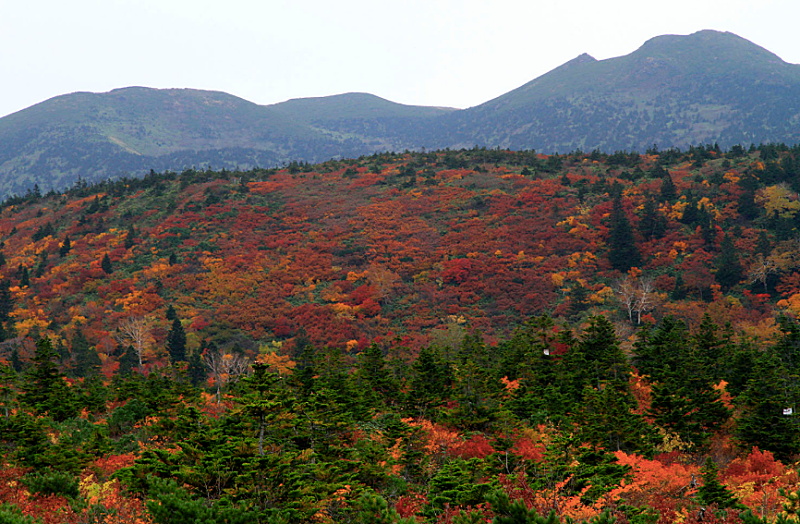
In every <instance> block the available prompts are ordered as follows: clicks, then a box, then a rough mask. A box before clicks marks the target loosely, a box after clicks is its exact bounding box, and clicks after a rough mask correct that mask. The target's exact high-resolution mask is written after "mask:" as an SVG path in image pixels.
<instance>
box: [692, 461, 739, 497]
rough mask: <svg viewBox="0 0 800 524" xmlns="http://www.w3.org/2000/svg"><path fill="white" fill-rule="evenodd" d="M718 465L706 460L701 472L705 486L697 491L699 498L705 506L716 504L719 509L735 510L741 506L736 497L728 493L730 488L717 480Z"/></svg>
mask: <svg viewBox="0 0 800 524" xmlns="http://www.w3.org/2000/svg"><path fill="white" fill-rule="evenodd" d="M718 471H719V470H718V468H717V464H716V463H715V462H714V461H713V460H712V459H711V457H708V458H706V463H705V464H704V465H703V467H702V468H701V470H700V472H701V475H702V478H703V485H702V486H700V487H699V488H698V490H697V498H699V499H700V502H701V503H703V504H705V505H711V504H715V505H716V506H717V507H718V508H719V509H727V508H734V507H738V506H740V504H739V502H738V501H737V500H736V496H735V495H734V494H733V493H731V492H730V491H728V488H727V487H726V486H724V485H723V484H722V483H720V481H719V479H718V478H717V473H718Z"/></svg>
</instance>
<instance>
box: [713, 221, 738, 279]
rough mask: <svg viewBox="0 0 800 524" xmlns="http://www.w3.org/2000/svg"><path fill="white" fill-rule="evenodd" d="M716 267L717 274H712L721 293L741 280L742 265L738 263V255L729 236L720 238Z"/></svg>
mask: <svg viewBox="0 0 800 524" xmlns="http://www.w3.org/2000/svg"><path fill="white" fill-rule="evenodd" d="M716 266H717V272H716V273H715V274H714V278H715V279H716V280H717V282H718V283H719V285H720V287H721V288H722V290H723V291H728V290H730V289H731V288H732V287H733V286H735V285H737V284H738V283H739V282H740V281H741V280H742V265H741V264H740V263H739V254H738V253H737V252H736V247H735V246H734V245H733V240H732V239H731V237H730V235H725V236H724V237H723V238H722V242H721V243H720V247H719V256H718V257H717V260H716Z"/></svg>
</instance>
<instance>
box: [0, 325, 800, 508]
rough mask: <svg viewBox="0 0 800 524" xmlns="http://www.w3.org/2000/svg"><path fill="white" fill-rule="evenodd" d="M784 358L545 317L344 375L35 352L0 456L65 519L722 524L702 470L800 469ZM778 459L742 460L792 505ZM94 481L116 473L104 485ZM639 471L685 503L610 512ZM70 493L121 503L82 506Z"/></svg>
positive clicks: (331, 359) (368, 363) (358, 363)
mask: <svg viewBox="0 0 800 524" xmlns="http://www.w3.org/2000/svg"><path fill="white" fill-rule="evenodd" d="M798 348H800V325H798V323H797V322H795V321H791V320H788V319H785V320H783V321H782V323H781V336H780V337H779V338H778V339H777V340H776V341H775V345H774V346H772V347H769V348H763V347H753V346H752V345H751V344H749V343H747V342H746V341H742V340H739V339H738V338H737V337H736V336H734V334H733V333H732V332H731V331H730V329H729V328H726V327H720V326H717V325H715V324H714V323H713V322H712V321H711V320H710V319H709V318H708V317H706V318H705V319H704V320H703V323H702V324H701V326H700V327H699V328H698V329H696V330H694V331H689V330H688V329H687V327H686V326H685V325H684V324H683V323H682V322H680V321H677V320H674V319H672V318H666V319H665V320H664V321H663V322H661V323H660V324H659V325H657V326H655V327H652V328H644V329H642V330H641V331H640V332H639V334H638V335H637V338H636V342H635V343H634V345H633V350H632V352H630V353H628V352H626V351H623V350H622V349H621V347H620V341H619V340H618V339H617V337H616V335H615V332H614V327H613V325H612V324H611V323H610V322H609V321H608V320H607V319H606V318H604V317H591V318H590V319H589V321H588V323H587V324H586V325H585V326H584V327H582V328H579V327H577V326H572V325H568V324H564V323H561V322H554V321H553V319H551V318H550V317H547V316H542V317H536V318H534V319H532V320H530V321H529V322H528V323H526V324H525V326H523V327H521V328H519V329H518V330H517V331H515V333H514V334H513V336H511V337H510V338H508V339H504V340H501V341H499V343H497V344H496V345H487V344H486V343H485V342H484V340H483V339H482V337H481V336H480V334H477V333H476V334H474V335H470V336H467V337H466V338H464V339H463V341H461V342H460V343H459V344H457V345H454V346H430V347H424V348H422V350H421V351H420V352H419V354H418V355H417V356H414V357H409V356H408V352H407V351H406V350H404V348H401V347H396V346H393V345H391V344H384V345H383V346H381V345H378V344H373V345H371V346H369V347H368V348H366V349H365V350H364V351H362V352H361V353H360V354H358V355H357V356H356V357H355V358H353V357H352V356H351V355H350V354H348V353H347V352H345V351H342V350H341V349H339V348H324V349H322V348H314V347H312V346H310V345H301V347H298V348H297V350H298V355H297V358H296V360H289V359H285V358H280V357H279V355H274V354H267V355H264V356H262V357H261V358H259V359H258V360H257V361H255V362H252V363H246V362H245V365H242V366H239V367H238V368H234V367H230V368H228V369H227V371H228V373H227V374H225V375H224V376H223V375H222V374H220V375H218V376H215V377H214V378H215V380H212V381H210V382H208V383H207V382H205V381H203V382H199V383H197V382H195V383H193V380H192V378H191V376H190V374H191V373H190V372H189V371H188V368H187V363H186V362H181V361H180V360H178V359H177V358H179V357H180V355H176V361H175V362H174V363H173V365H171V366H167V367H162V368H157V369H154V370H152V371H151V372H150V373H149V374H142V373H140V372H139V371H137V370H132V371H130V372H127V373H120V374H118V375H116V376H115V377H114V378H113V380H111V381H110V382H108V383H105V382H103V381H102V380H100V379H99V378H98V377H97V376H92V375H90V376H87V377H85V378H81V379H68V378H67V377H65V376H64V374H63V372H62V370H61V369H60V368H59V365H58V362H59V356H58V354H57V353H56V351H55V350H54V348H53V346H52V344H51V342H50V341H49V340H48V339H46V338H43V339H40V340H39V341H38V343H37V344H36V350H35V354H34V356H33V358H32V359H31V361H30V362H26V363H24V365H23V367H22V369H20V370H15V369H13V368H12V367H11V366H8V365H7V366H4V367H2V368H0V369H1V370H0V376H1V377H2V382H0V387H1V388H2V389H0V402H2V406H1V407H0V411H1V412H2V413H1V414H2V418H1V419H0V420H1V422H0V435H2V436H0V442H2V445H3V448H4V454H5V457H6V459H5V460H6V461H8V462H7V463H6V466H5V468H6V469H8V468H12V469H13V468H21V469H14V471H17V472H18V473H20V474H23V477H22V479H21V483H22V484H21V487H22V486H27V489H28V490H29V491H30V492H34V493H35V492H36V491H37V490H38V492H39V493H40V494H42V495H48V494H49V495H53V496H56V497H61V498H62V499H63V500H64V503H63V504H64V505H63V508H62V511H64V512H65V513H64V514H65V515H66V514H70V515H73V516H76V515H79V514H83V515H85V514H86V512H87V511H89V512H91V511H95V512H101V511H102V512H106V513H107V514H109V515H111V514H113V512H114V511H123V510H124V511H130V504H132V502H130V501H133V500H138V498H141V500H143V501H145V502H144V506H143V507H141V508H140V511H141V512H142V514H143V515H144V514H147V515H149V518H150V519H152V520H153V521H154V522H175V521H192V520H194V519H196V518H200V517H202V518H204V519H206V521H208V522H271V523H279V522H280V523H282V522H316V521H319V520H323V521H328V522H365V523H366V522H419V521H425V522H432V523H433V522H436V523H439V522H451V521H452V522H477V520H475V519H478V518H493V519H494V520H493V522H496V523H503V522H538V521H537V520H522V521H520V520H513V519H515V518H516V519H519V518H525V519H535V518H538V517H534V515H535V514H537V512H538V513H539V514H542V515H546V514H547V513H549V512H552V513H553V516H551V519H558V518H561V519H568V518H578V519H579V520H582V519H583V518H585V519H586V520H590V519H592V520H593V521H595V522H610V521H611V520H610V519H612V517H613V518H617V519H620V520H622V521H626V520H627V521H630V522H657V521H664V522H667V521H671V519H674V517H675V516H676V515H678V514H681V512H683V514H685V515H689V516H690V519H689V521H694V520H695V519H697V520H700V519H702V518H703V517H702V515H701V513H699V512H701V508H707V509H704V510H703V511H707V510H708V511H709V513H710V514H713V512H714V511H718V512H719V513H718V514H717V516H716V517H714V518H718V519H727V520H725V521H726V522H735V521H737V520H736V518H738V517H736V516H737V515H739V513H740V511H741V510H743V509H745V506H744V505H743V504H742V501H741V500H740V499H741V498H743V496H744V495H743V494H740V495H738V496H737V495H736V494H735V493H734V492H733V491H732V490H730V489H726V488H725V487H724V486H723V485H722V484H720V483H719V480H718V477H717V475H718V471H719V470H720V469H724V470H726V471H727V474H730V475H734V473H735V468H734V465H735V464H738V463H739V462H738V461H740V460H741V459H738V458H737V457H739V456H745V457H746V456H747V452H748V451H749V450H751V448H753V446H757V447H758V448H759V449H760V450H763V451H764V452H766V453H769V452H772V454H773V455H774V456H775V457H777V458H779V459H782V460H787V461H791V460H794V459H796V458H797V456H798V454H799V453H800V431H798V429H800V428H799V427H798V423H797V415H796V409H797V408H798V407H800V405H798V404H797V401H798V400H800V387H799V385H798V384H797V379H796V377H797V376H798V366H800V360H798V358H797V357H798V353H797V352H798ZM241 357H242V356H241V355H229V359H235V358H241ZM212 358H213V357H212V356H211V355H209V356H208V359H212ZM206 364H208V365H211V362H210V361H209V360H207V361H206ZM212 367H213V366H212ZM787 410H788V411H787ZM753 453H757V452H755V451H754V452H753ZM758 453H761V452H758ZM773 455H770V454H767V455H764V454H763V453H762V454H761V455H758V454H756V455H754V456H756V457H762V458H760V459H759V460H761V461H762V463H761V465H760V466H758V467H760V468H762V469H763V468H767V467H768V471H769V472H770V473H769V474H770V475H771V477H770V478H772V482H773V483H776V484H778V485H785V486H787V487H790V486H792V480H791V478H792V477H791V476H790V477H785V476H782V475H785V473H784V469H783V468H784V467H783V466H782V465H781V464H780V463H779V462H777V461H774V460H773V459H772V458H771V457H772V456H773ZM123 456H129V457H131V458H130V459H129V460H128V461H127V462H126V460H120V459H119V457H123ZM628 457H632V458H630V459H629V458H628ZM636 457H639V458H636ZM654 459H655V460H654ZM109 460H111V461H112V462H113V460H117V461H118V462H119V463H120V465H122V466H125V467H121V468H120V467H119V466H118V467H117V468H116V469H114V468H111V469H113V470H114V472H113V474H112V473H110V472H109V471H106V473H103V472H102V470H101V469H99V467H98V466H97V464H98V463H100V462H102V461H106V462H108V461H109ZM631 460H632V461H633V462H631ZM637 461H638V462H637ZM659 461H660V462H659ZM764 461H766V462H764ZM106 462H103V464H105V463H106ZM704 462H705V465H704V466H703V468H699V469H698V465H699V464H703V463H704ZM632 464H640V465H639V466H635V467H632ZM653 464H661V465H662V466H659V467H673V466H670V465H672V464H674V465H677V464H682V466H681V467H684V468H688V469H685V470H681V471H683V474H684V477H685V478H684V479H683V482H685V483H686V485H685V486H683V487H682V488H681V489H680V490H678V491H677V492H674V493H672V492H671V493H666V494H665V493H661V494H659V496H658V497H657V496H656V493H655V492H651V493H650V494H646V493H645V494H644V495H643V494H642V493H638V492H637V493H635V494H634V493H626V492H624V490H623V487H624V486H625V485H626V483H627V484H631V483H632V482H634V481H635V480H637V479H639V475H640V474H641V468H642V467H644V466H647V467H649V468H653V467H655V466H653ZM675 467H677V466H675ZM692 468H694V469H692ZM769 468H771V469H769ZM701 470H702V471H701ZM689 471H694V473H692V475H695V474H696V477H697V478H700V477H701V476H702V478H703V482H702V483H701V484H700V489H699V491H698V490H695V489H694V487H695V486H694V484H693V483H694V482H695V481H694V480H693V479H694V477H691V478H690V477H689V476H688V475H689V473H688V472H689ZM732 471H733V472H734V473H731V472H732ZM765 471H766V470H765ZM87 472H93V474H94V475H96V476H95V477H93V478H92V480H91V482H90V484H91V483H93V484H91V485H103V483H114V482H116V483H117V484H116V485H119V483H120V482H121V486H123V487H124V488H125V489H127V490H129V491H128V495H126V496H127V497H129V500H128V499H125V496H122V498H119V499H115V500H117V503H118V507H116V508H114V507H110V508H109V507H106V506H103V505H102V504H100V502H98V500H99V499H97V497H96V498H95V500H94V504H95V505H96V506H97V507H93V506H92V505H91V501H88V498H87V495H86V494H87V493H88V492H87V491H86V488H85V485H86V483H87V481H86V478H87V476H86V475H87ZM779 472H780V474H778V473H779ZM662 474H664V475H665V476H666V475H667V473H666V472H662ZM761 474H764V473H763V472H762V473H761ZM104 475H108V476H104ZM793 478H795V481H797V480H796V475H795V477H793ZM98 483H99V484H98ZM79 485H80V486H81V489H82V490H83V491H81V490H79V489H78V487H79ZM109 485H110V484H109ZM620 490H623V491H620ZM12 491H13V490H12ZM121 493H124V491H123V492H121ZM742 493H744V492H742ZM765 493H766V492H765ZM750 494H751V495H752V493H750ZM634 495H635V496H634ZM551 497H552V498H551ZM765 497H766V495H765ZM89 498H90V497H89ZM124 500H128V502H125V504H128V505H125V504H123V501H124ZM559 500H560V502H559ZM765 500H766V498H765ZM634 502H635V503H634ZM101 506H102V507H101ZM145 507H146V510H145V509H144V508H145ZM104 508H105V509H104ZM750 509H751V510H754V512H756V513H757V512H758V511H756V510H757V509H758V508H755V507H752V506H751V507H750ZM766 510H768V508H767V507H766V506H764V507H763V508H760V510H759V511H761V512H762V514H763V513H764V511H766ZM772 511H773V514H774V513H775V511H776V510H775V508H773V510H772ZM70 512H72V513H70ZM462 512H463V514H462ZM70 518H72V517H70ZM75 518H78V517H77V516H76V517H75ZM542 518H544V517H542ZM176 519H177V520H176ZM403 519H408V520H403ZM459 519H460V520H459ZM470 519H471V520H470ZM504 519H512V520H504ZM748 519H749V520H748ZM551 521H552V520H551ZM551 521H549V522H551ZM742 521H744V522H756V521H758V522H760V520H758V519H756V518H755V517H752V516H747V515H745V516H744V517H742ZM765 522H766V521H765Z"/></svg>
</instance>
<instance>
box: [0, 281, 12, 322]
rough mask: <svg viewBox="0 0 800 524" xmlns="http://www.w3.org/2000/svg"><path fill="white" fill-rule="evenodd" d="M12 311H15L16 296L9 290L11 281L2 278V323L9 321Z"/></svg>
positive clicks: (0, 303) (0, 284)
mask: <svg viewBox="0 0 800 524" xmlns="http://www.w3.org/2000/svg"><path fill="white" fill-rule="evenodd" d="M12 311H14V297H12V296H11V291H9V282H8V280H0V323H2V322H8V320H9V318H10V317H9V315H10V314H11V312H12Z"/></svg>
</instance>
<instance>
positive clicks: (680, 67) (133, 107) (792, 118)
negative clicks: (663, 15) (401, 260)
mask: <svg viewBox="0 0 800 524" xmlns="http://www.w3.org/2000/svg"><path fill="white" fill-rule="evenodd" d="M487 73H488V74H491V71H488V72H487ZM798 100H800V66H798V65H795V64H788V63H786V62H784V61H783V60H781V59H780V58H779V57H777V56H776V55H774V54H772V53H770V52H769V51H767V50H765V49H763V48H761V47H759V46H757V45H755V44H753V43H752V42H749V41H747V40H745V39H743V38H740V37H738V36H736V35H733V34H731V33H721V32H717V31H700V32H698V33H695V34H692V35H688V36H674V35H667V36H660V37H656V38H653V39H651V40H649V41H647V42H646V43H645V44H644V45H642V47H640V48H639V49H637V50H636V51H634V52H633V53H631V54H629V55H626V56H621V57H617V58H611V59H607V60H600V61H598V60H595V59H594V58H592V57H590V56H589V55H586V54H584V55H581V56H579V57H577V58H576V59H574V60H572V61H570V62H567V63H566V64H564V65H562V66H560V67H558V68H556V69H554V70H553V71H550V72H549V73H547V74H545V75H542V76H540V77H539V78H536V79H534V80H532V81H531V82H529V83H527V84H525V85H523V86H521V87H519V88H518V89H515V90H513V91H511V92H509V93H506V94H504V95H502V96H500V97H498V98H495V99H494V100H490V101H488V102H486V103H484V104H481V105H479V106H476V107H473V108H469V109H463V110H453V109H444V108H433V107H417V106H406V105H402V104H396V103H393V102H390V101H388V100H384V99H381V98H379V97H376V96H374V95H369V94H364V93H349V94H343V95H336V96H330V97H321V98H310V99H298V100H289V101H287V102H283V103H279V104H274V105H270V106H259V105H256V104H253V103H251V102H248V101H246V100H242V99H240V98H237V97H234V96H231V95H228V94H225V93H218V92H209V91H199V90H192V89H171V90H155V89H146V88H140V87H139V88H137V87H131V88H125V89H118V90H114V91H111V92H109V93H102V94H95V93H73V94H69V95H63V96H60V97H56V98H54V99H51V100H48V101H46V102H42V103H41V104H37V105H35V106H33V107H31V108H28V109H25V110H23V111H20V112H18V113H15V114H13V115H9V116H7V117H4V118H2V119H0V195H2V196H8V195H12V194H15V193H16V194H18V195H22V194H24V193H25V192H26V191H27V190H29V189H31V190H32V189H33V185H34V184H38V185H39V187H40V188H42V189H44V190H45V191H46V190H49V189H51V188H55V189H58V190H61V189H64V188H66V187H68V186H70V185H71V184H73V183H74V182H75V180H76V179H77V178H78V177H79V176H80V177H83V178H84V179H87V180H89V181H92V182H96V181H99V180H103V179H105V178H108V177H119V176H124V175H143V174H145V173H147V172H149V170H151V169H154V170H156V171H163V170H167V169H172V170H178V171H180V170H182V169H183V168H184V167H186V168H203V169H205V168H207V167H208V166H213V167H215V168H217V169H222V168H225V169H229V170H233V169H237V168H242V169H247V168H252V167H256V166H261V167H273V166H276V165H284V164H288V163H290V162H293V161H299V162H321V161H324V160H328V159H332V158H352V157H357V156H359V155H364V154H372V153H374V152H382V151H396V152H399V151H404V150H424V149H436V148H441V149H444V148H451V149H460V148H472V147H473V146H478V147H487V148H495V147H502V148H509V149H513V150H530V149H536V150H538V151H540V152H544V153H553V152H561V153H564V152H568V151H575V150H583V151H593V150H595V149H598V150H600V151H605V152H608V153H610V152H612V151H623V150H626V151H639V152H642V151H645V150H647V149H649V148H651V147H652V146H653V144H658V145H659V146H660V147H661V148H671V147H680V148H683V149H686V148H687V147H689V146H696V145H699V144H705V143H708V142H716V143H718V144H719V145H720V146H722V147H725V148H728V147H731V146H733V145H736V144H745V145H749V144H750V143H755V144H758V143H768V142H772V143H776V142H784V143H797V142H798V141H799V140H800V107H798V102H797V101H798Z"/></svg>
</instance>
